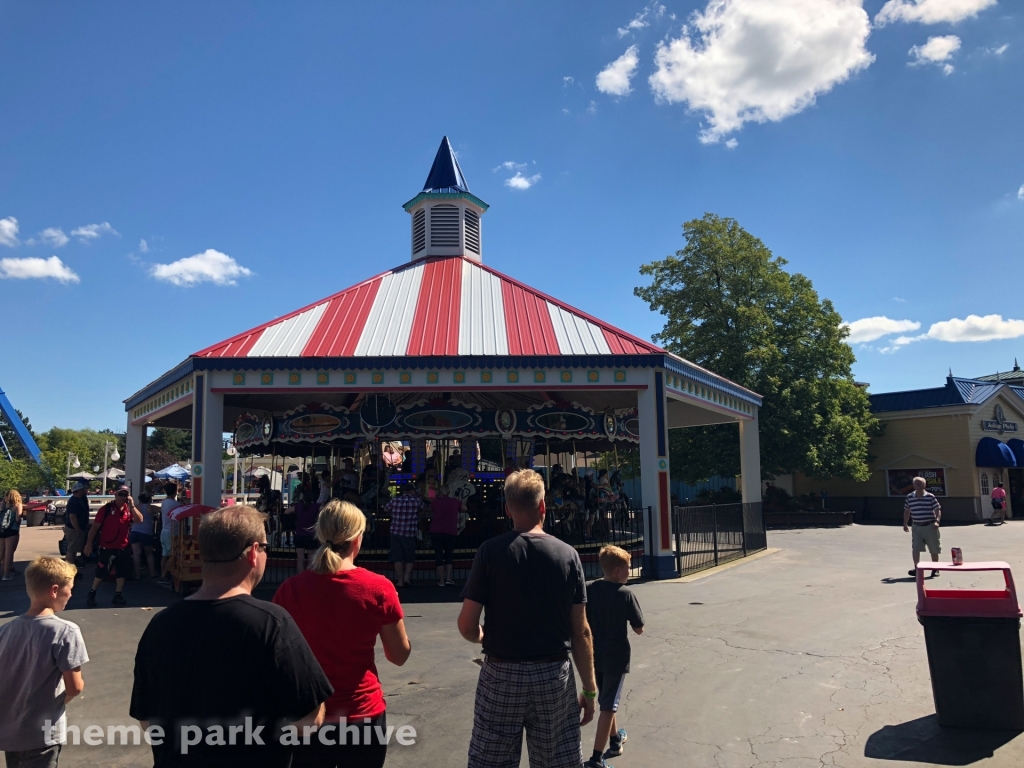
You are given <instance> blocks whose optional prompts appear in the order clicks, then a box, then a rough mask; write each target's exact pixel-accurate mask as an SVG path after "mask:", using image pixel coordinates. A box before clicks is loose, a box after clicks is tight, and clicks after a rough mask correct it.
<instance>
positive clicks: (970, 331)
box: [869, 315, 1024, 354]
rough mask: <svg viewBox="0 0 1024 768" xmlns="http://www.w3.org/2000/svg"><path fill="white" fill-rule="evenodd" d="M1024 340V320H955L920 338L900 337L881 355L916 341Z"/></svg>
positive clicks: (975, 317) (939, 324)
mask: <svg viewBox="0 0 1024 768" xmlns="http://www.w3.org/2000/svg"><path fill="white" fill-rule="evenodd" d="M869 319H870V318H869ZM908 330H910V329H908ZM1021 336H1024V320H1012V319H1003V316H1002V315H985V316H984V317H982V316H980V315H968V316H967V317H965V318H964V319H963V320H961V319H960V318H958V317H954V318H952V319H951V320H941V321H939V322H937V323H932V324H931V326H930V327H929V328H928V331H927V333H922V334H920V335H918V336H898V337H897V338H895V339H893V340H892V341H890V342H889V343H890V345H891V346H888V347H883V348H881V349H879V352H882V353H884V354H892V353H894V352H896V351H898V350H899V349H900V348H902V347H905V346H907V345H908V344H913V343H914V342H917V341H946V342H951V343H954V344H956V343H960V342H969V341H996V340H998V339H1018V338H1020V337H1021Z"/></svg>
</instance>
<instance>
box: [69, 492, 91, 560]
mask: <svg viewBox="0 0 1024 768" xmlns="http://www.w3.org/2000/svg"><path fill="white" fill-rule="evenodd" d="M88 490H89V484H88V483H85V482H82V481H81V480H79V481H78V482H77V483H75V484H74V486H72V488H71V496H70V498H68V504H67V506H66V507H65V508H64V541H65V542H66V543H67V551H66V552H65V553H64V558H65V559H66V560H67V561H68V562H69V563H71V564H72V565H75V561H76V560H77V559H78V554H79V552H81V551H82V549H83V548H84V547H85V537H86V536H88V535H89V498H88V495H87V493H88Z"/></svg>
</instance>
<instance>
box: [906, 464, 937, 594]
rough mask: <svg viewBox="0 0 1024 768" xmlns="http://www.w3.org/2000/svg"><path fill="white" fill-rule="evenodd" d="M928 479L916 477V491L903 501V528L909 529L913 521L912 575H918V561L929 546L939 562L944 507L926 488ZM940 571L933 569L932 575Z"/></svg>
mask: <svg viewBox="0 0 1024 768" xmlns="http://www.w3.org/2000/svg"><path fill="white" fill-rule="evenodd" d="M926 486H927V481H926V480H925V479H924V478H923V477H915V478H914V492H913V493H908V494H907V500H906V501H905V502H904V503H903V530H904V531H909V530H910V524H911V523H913V527H914V535H913V537H912V538H911V541H912V546H911V550H912V552H913V555H914V569H913V570H911V571H910V575H911V576H916V575H917V563H918V561H919V560H920V559H921V553H922V552H924V548H925V547H928V552H929V553H930V554H931V556H932V562H933V563H937V562H939V552H940V551H941V549H942V547H940V546H939V520H940V519H942V507H940V506H939V500H938V499H936V498H935V496H934V495H933V494H931V493H928V491H926V490H925V487H926ZM938 575H939V572H938V571H932V576H938Z"/></svg>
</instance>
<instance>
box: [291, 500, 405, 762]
mask: <svg viewBox="0 0 1024 768" xmlns="http://www.w3.org/2000/svg"><path fill="white" fill-rule="evenodd" d="M365 529H366V517H365V516H364V515H363V513H362V512H361V511H360V509H359V507H357V506H355V505H354V504H350V503H349V502H347V501H340V500H338V499H331V501H329V502H327V503H326V504H325V505H324V507H323V509H321V510H320V515H319V517H318V518H317V521H316V538H317V541H319V543H320V548H319V549H317V551H316V554H314V555H313V564H312V566H311V567H310V569H309V570H308V571H304V572H302V573H300V574H298V575H297V576H292V577H291V578H290V579H288V580H287V581H285V582H284V584H282V585H281V586H280V587H279V588H278V590H277V594H276V595H274V602H275V603H277V604H278V605H280V606H281V607H282V608H284V609H285V610H286V611H288V613H290V614H291V615H292V618H294V619H295V623H296V624H298V626H299V629H300V630H301V631H302V634H303V636H304V637H305V638H306V642H308V643H309V647H310V648H311V649H312V650H313V655H315V656H316V659H317V661H319V662H320V666H321V667H323V670H324V672H325V673H326V674H327V677H328V679H329V680H330V681H331V685H333V686H334V694H333V695H332V696H331V698H329V699H328V700H327V712H326V718H325V719H324V724H323V725H322V726H320V729H319V731H318V732H317V733H316V734H315V735H314V736H313V737H312V738H311V740H310V743H309V745H304V746H301V747H296V748H295V757H294V760H293V762H292V765H293V766H294V768H334V767H335V766H343V767H344V768H350V767H351V768H380V766H382V765H384V759H385V757H386V756H387V735H388V733H387V730H388V729H387V720H386V714H385V710H386V706H385V702H384V692H383V690H382V689H381V685H380V679H379V678H378V677H377V666H376V663H375V657H374V650H373V648H374V645H375V644H376V642H377V637H378V635H379V636H380V640H381V645H382V646H383V647H384V656H385V658H386V659H387V660H388V661H390V662H391V663H392V664H396V665H398V666H401V665H403V664H405V662H406V660H407V659H408V658H409V654H410V652H411V651H412V646H411V645H410V644H409V638H408V636H407V635H406V633H405V621H404V620H403V614H402V606H401V603H399V601H398V592H397V591H396V590H395V587H394V585H393V584H392V583H391V582H390V581H389V580H388V579H386V578H385V577H383V576H379V575H378V574H375V573H372V572H370V571H367V570H366V569H365V568H359V567H358V566H357V565H356V564H355V559H356V556H357V555H358V554H359V548H360V546H361V545H362V543H363V531H364V530H365ZM349 723H352V724H353V725H350V726H349V725H348V724H349ZM365 725H369V726H371V733H372V734H373V738H372V739H371V742H372V743H370V744H365V743H363V735H364V733H365V730H364V726H365ZM346 726H348V727H347V729H346ZM356 726H358V727H356ZM340 734H343V738H344V743H342V744H339V735H340Z"/></svg>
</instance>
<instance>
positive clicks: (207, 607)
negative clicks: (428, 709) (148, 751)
mask: <svg viewBox="0 0 1024 768" xmlns="http://www.w3.org/2000/svg"><path fill="white" fill-rule="evenodd" d="M263 519H264V515H262V514H261V513H259V512H257V511H256V510H255V509H253V508H252V507H247V506H233V507H226V508H224V509H220V510H217V511H216V512H213V513H211V514H209V515H206V516H205V517H203V518H202V522H201V525H200V527H199V554H200V557H201V558H202V560H203V586H202V587H201V588H200V589H199V591H198V592H196V593H195V594H194V595H192V596H191V597H189V598H187V599H185V600H183V601H182V602H180V603H178V604H176V605H172V606H171V607H170V608H166V609H164V610H163V611H161V612H160V613H159V614H157V615H156V616H154V617H153V620H152V621H151V622H150V623H149V626H148V627H147V628H146V631H145V632H144V633H143V635H142V639H141V640H140V641H139V648H138V651H137V653H136V655H135V686H134V688H133V689H132V701H131V710H130V711H131V716H132V717H134V718H136V719H137V720H141V721H143V727H144V728H146V727H153V726H159V728H161V729H162V734H160V733H159V732H156V733H154V736H155V737H159V736H161V735H162V743H160V744H157V743H156V741H157V738H154V739H153V741H151V743H152V745H153V759H154V765H155V768H171V767H174V768H177V767H178V766H189V767H191V766H201V767H202V768H234V767H235V766H238V768H243V767H244V768H264V767H266V768H288V766H290V765H291V747H292V746H294V745H297V744H299V743H301V740H302V739H303V737H305V738H306V739H307V740H308V739H309V738H314V739H315V738H316V734H315V733H314V732H313V731H314V729H315V727H316V726H318V725H319V724H320V722H322V720H323V702H324V701H326V700H327V698H328V697H329V696H330V695H331V694H332V693H333V688H332V687H331V684H330V682H328V680H327V677H326V675H325V674H324V672H323V670H322V669H321V668H320V665H319V664H318V663H317V660H316V658H315V657H314V656H313V652H312V651H311V650H310V648H309V645H308V644H307V643H306V641H305V639H304V638H303V637H302V634H301V633H300V632H299V629H298V627H297V626H296V625H295V622H294V620H293V619H292V617H291V616H289V615H288V613H287V611H285V610H284V609H283V608H280V607H278V606H276V605H274V604H273V603H268V602H264V601H262V600H257V599H255V598H253V597H252V590H253V588H254V587H255V586H256V585H257V584H258V583H259V581H260V579H261V578H262V577H263V571H264V569H265V568H266V563H267V538H266V532H265V529H264V526H263Z"/></svg>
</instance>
